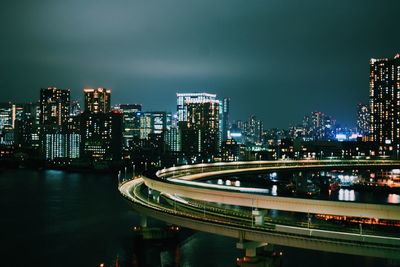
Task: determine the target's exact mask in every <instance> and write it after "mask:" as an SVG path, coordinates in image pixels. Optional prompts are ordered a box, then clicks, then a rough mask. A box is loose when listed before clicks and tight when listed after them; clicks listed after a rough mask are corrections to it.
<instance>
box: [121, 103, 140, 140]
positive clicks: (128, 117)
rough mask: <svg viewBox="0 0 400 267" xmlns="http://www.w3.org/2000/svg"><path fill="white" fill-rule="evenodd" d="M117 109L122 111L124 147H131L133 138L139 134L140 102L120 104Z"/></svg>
mask: <svg viewBox="0 0 400 267" xmlns="http://www.w3.org/2000/svg"><path fill="white" fill-rule="evenodd" d="M119 109H120V110H121V111H122V112H123V139H124V147H126V148H127V147H131V146H132V142H133V140H134V139H135V138H139V136H140V112H141V111H142V105H140V104H121V105H119Z"/></svg>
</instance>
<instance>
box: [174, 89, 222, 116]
mask: <svg viewBox="0 0 400 267" xmlns="http://www.w3.org/2000/svg"><path fill="white" fill-rule="evenodd" d="M176 97H177V111H178V122H180V121H187V104H186V103H187V101H193V100H194V101H207V100H216V97H217V95H215V94H209V93H178V94H176Z"/></svg>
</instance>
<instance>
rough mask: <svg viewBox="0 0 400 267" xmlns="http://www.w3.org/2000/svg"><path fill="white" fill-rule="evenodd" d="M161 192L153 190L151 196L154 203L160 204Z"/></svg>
mask: <svg viewBox="0 0 400 267" xmlns="http://www.w3.org/2000/svg"><path fill="white" fill-rule="evenodd" d="M160 194H161V193H160V192H159V191H156V190H152V192H151V195H152V197H153V201H155V202H157V203H160Z"/></svg>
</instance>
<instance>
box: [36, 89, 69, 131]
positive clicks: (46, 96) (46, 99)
mask: <svg viewBox="0 0 400 267" xmlns="http://www.w3.org/2000/svg"><path fill="white" fill-rule="evenodd" d="M69 112H70V90H69V89H58V88H56V87H48V88H42V89H41V90H40V119H39V122H40V124H41V125H43V126H62V125H63V124H64V123H65V122H66V120H67V117H68V116H69Z"/></svg>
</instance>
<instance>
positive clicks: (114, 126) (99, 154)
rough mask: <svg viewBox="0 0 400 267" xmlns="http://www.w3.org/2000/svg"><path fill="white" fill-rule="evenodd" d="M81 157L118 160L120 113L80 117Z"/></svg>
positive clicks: (119, 156) (120, 141) (119, 152)
mask: <svg viewBox="0 0 400 267" xmlns="http://www.w3.org/2000/svg"><path fill="white" fill-rule="evenodd" d="M81 131H82V134H81V135H82V155H83V157H84V158H86V159H89V160H120V159H121V151H122V112H120V111H113V112H108V113H84V114H83V115H82V126H81Z"/></svg>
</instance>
